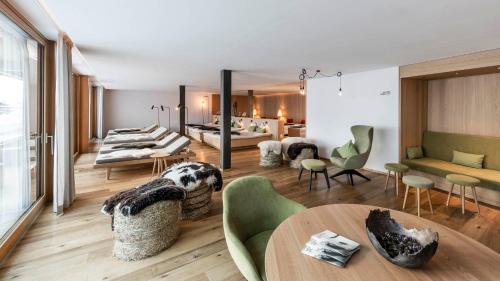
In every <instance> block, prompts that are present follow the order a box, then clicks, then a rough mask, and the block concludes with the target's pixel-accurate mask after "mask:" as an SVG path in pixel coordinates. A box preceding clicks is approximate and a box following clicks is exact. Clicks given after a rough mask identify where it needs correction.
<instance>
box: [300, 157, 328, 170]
mask: <svg viewBox="0 0 500 281" xmlns="http://www.w3.org/2000/svg"><path fill="white" fill-rule="evenodd" d="M300 164H301V165H302V167H304V169H306V170H311V171H323V170H324V169H325V168H326V164H325V162H323V161H321V160H318V159H305V160H302V162H300Z"/></svg>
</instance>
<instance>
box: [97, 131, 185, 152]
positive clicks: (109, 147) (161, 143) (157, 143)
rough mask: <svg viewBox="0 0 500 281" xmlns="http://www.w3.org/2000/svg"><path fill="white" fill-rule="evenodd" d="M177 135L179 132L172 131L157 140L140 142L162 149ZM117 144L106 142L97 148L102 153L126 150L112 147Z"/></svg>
mask: <svg viewBox="0 0 500 281" xmlns="http://www.w3.org/2000/svg"><path fill="white" fill-rule="evenodd" d="M179 136H180V135H179V133H177V132H172V133H170V134H169V135H168V136H166V137H164V138H163V139H162V140H159V141H146V142H142V143H148V144H149V143H154V144H155V146H154V147H150V149H162V148H165V147H166V146H167V145H169V144H171V143H172V142H173V141H174V140H175V139H177V138H178V137H179ZM117 145H120V144H107V145H103V146H102V147H101V149H100V150H99V153H102V154H104V153H110V152H113V151H118V150H126V149H127V148H113V147H115V146H117ZM129 149H130V148H129Z"/></svg>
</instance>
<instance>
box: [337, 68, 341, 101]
mask: <svg viewBox="0 0 500 281" xmlns="http://www.w3.org/2000/svg"><path fill="white" fill-rule="evenodd" d="M337 77H338V78H339V97H341V96H342V72H340V71H339V72H337Z"/></svg>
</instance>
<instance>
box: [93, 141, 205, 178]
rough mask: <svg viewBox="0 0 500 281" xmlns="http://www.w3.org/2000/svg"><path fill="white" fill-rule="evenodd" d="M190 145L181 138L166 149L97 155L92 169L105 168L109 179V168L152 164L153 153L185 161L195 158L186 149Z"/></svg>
mask: <svg viewBox="0 0 500 281" xmlns="http://www.w3.org/2000/svg"><path fill="white" fill-rule="evenodd" d="M190 143H191V141H190V140H189V138H187V137H184V136H181V137H179V138H178V139H176V140H175V141H174V142H172V143H171V144H170V145H168V146H167V147H165V148H162V149H158V150H153V149H150V148H144V149H130V150H118V151H113V152H110V153H102V154H101V153H99V154H98V155H97V157H96V160H95V163H94V168H106V179H109V176H110V173H111V168H117V167H124V166H129V165H136V164H144V163H152V162H153V159H152V158H151V155H152V154H154V153H163V154H168V155H170V156H169V158H168V159H167V160H187V159H189V158H190V157H195V156H196V154H195V153H194V152H192V151H191V150H187V149H186V148H187V147H188V146H189V144H190Z"/></svg>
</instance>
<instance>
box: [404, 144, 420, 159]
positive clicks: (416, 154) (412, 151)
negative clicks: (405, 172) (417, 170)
mask: <svg viewBox="0 0 500 281" xmlns="http://www.w3.org/2000/svg"><path fill="white" fill-rule="evenodd" d="M406 156H407V157H408V159H410V160H411V159H418V158H422V157H424V151H423V150H422V147H421V146H414V147H408V148H407V149H406Z"/></svg>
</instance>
